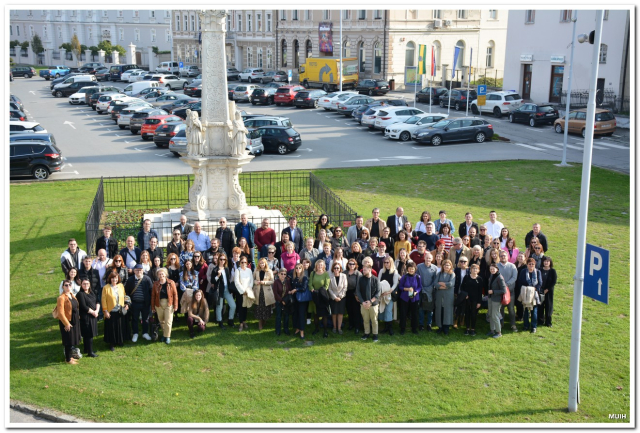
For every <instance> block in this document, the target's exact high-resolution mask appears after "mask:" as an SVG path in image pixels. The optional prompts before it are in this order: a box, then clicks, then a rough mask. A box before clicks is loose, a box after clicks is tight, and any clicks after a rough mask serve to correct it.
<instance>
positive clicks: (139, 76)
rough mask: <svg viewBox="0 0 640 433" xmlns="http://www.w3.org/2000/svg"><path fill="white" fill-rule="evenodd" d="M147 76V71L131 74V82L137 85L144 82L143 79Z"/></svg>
mask: <svg viewBox="0 0 640 433" xmlns="http://www.w3.org/2000/svg"><path fill="white" fill-rule="evenodd" d="M127 72H128V71H127ZM146 74H147V71H133V72H132V73H130V74H129V82H130V83H137V82H138V81H142V79H143V78H144V76H145V75H146Z"/></svg>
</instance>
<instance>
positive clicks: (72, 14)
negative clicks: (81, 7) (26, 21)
mask: <svg viewBox="0 0 640 433" xmlns="http://www.w3.org/2000/svg"><path fill="white" fill-rule="evenodd" d="M76 12H77V11H71V16H72V17H75V16H76ZM29 15H31V11H29Z"/></svg>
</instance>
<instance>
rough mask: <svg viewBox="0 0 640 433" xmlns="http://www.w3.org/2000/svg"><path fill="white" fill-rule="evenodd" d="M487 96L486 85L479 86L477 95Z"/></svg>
mask: <svg viewBox="0 0 640 433" xmlns="http://www.w3.org/2000/svg"><path fill="white" fill-rule="evenodd" d="M486 94H487V85H486V84H480V85H479V86H478V95H486Z"/></svg>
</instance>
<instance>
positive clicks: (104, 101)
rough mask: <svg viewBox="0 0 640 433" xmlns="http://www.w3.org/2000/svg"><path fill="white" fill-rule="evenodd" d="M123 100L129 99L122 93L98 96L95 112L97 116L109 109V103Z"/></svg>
mask: <svg viewBox="0 0 640 433" xmlns="http://www.w3.org/2000/svg"><path fill="white" fill-rule="evenodd" d="M125 98H129V97H128V96H127V95H125V94H124V93H116V92H110V93H104V94H102V95H100V97H98V101H97V102H96V111H97V112H98V114H102V113H103V112H106V111H107V110H108V109H109V105H110V104H111V102H113V101H115V100H121V99H125Z"/></svg>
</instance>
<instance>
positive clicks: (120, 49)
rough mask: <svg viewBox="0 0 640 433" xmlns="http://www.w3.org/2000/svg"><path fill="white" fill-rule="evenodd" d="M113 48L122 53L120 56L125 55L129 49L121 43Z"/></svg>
mask: <svg viewBox="0 0 640 433" xmlns="http://www.w3.org/2000/svg"><path fill="white" fill-rule="evenodd" d="M113 49H114V50H116V51H117V52H118V54H120V57H122V56H125V55H126V54H127V50H125V49H124V47H123V46H121V45H115V46H114V47H113Z"/></svg>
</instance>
